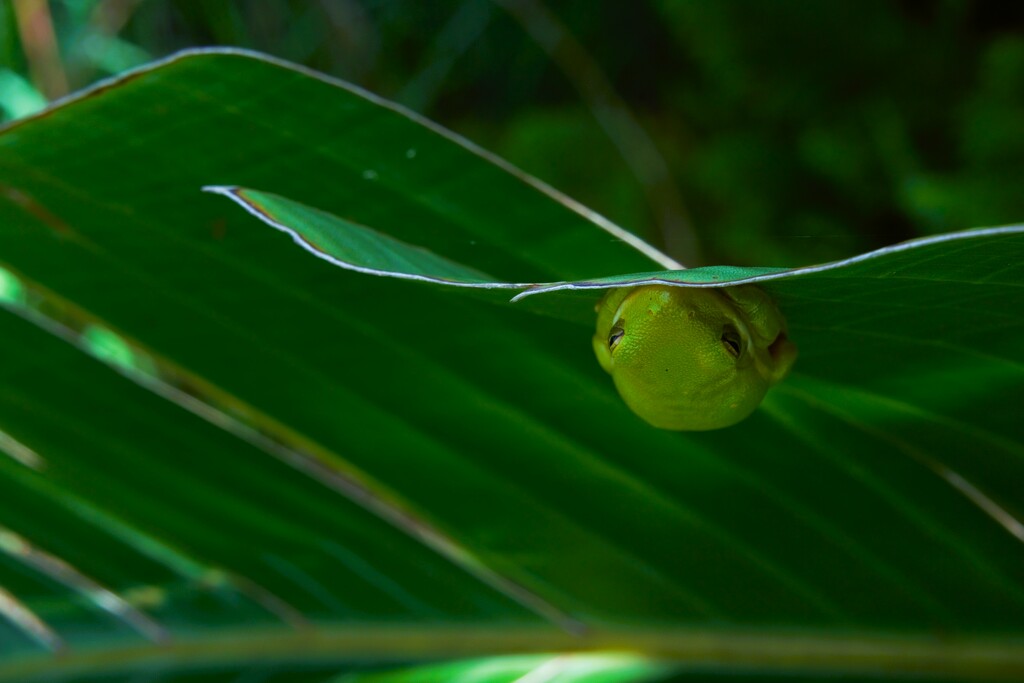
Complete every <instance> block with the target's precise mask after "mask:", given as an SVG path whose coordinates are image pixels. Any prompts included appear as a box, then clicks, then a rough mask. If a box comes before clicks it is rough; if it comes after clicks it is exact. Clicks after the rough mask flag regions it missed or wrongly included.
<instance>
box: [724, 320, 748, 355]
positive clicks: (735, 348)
mask: <svg viewBox="0 0 1024 683" xmlns="http://www.w3.org/2000/svg"><path fill="white" fill-rule="evenodd" d="M722 345H723V346H724V347H725V350H726V351H728V352H729V355H730V356H732V357H733V358H739V357H740V356H741V355H742V354H743V337H741V336H740V333H739V332H738V331H737V330H736V328H735V327H733V326H732V325H726V326H725V329H724V330H722Z"/></svg>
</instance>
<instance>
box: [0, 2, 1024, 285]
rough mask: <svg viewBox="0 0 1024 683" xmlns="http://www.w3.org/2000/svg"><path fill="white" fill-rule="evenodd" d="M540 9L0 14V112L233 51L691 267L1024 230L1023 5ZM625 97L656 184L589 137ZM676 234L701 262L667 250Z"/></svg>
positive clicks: (625, 142)
mask: <svg viewBox="0 0 1024 683" xmlns="http://www.w3.org/2000/svg"><path fill="white" fill-rule="evenodd" d="M545 1H546V2H547V4H543V2H542V1H541V0H529V1H527V0H501V1H500V2H499V1H497V0H436V1H432V2H421V1H420V0H320V1H314V0H302V1H299V0H244V1H237V2H227V1H224V0H209V1H206V2H196V1H194V0H161V1H157V0H152V1H147V2H141V1H140V0H51V1H50V2H49V3H46V2H44V1H43V0H7V1H5V2H0V116H4V117H6V118H8V119H9V118H13V117H16V116H19V115H23V114H24V113H26V112H28V111H31V110H32V109H34V108H38V107H39V106H40V105H41V103H42V102H43V101H44V99H43V97H41V96H40V95H39V93H45V94H46V95H47V96H48V97H50V98H52V97H55V96H59V95H61V94H63V93H62V92H60V90H62V89H64V90H66V89H77V88H80V87H82V86H84V85H86V84H88V83H90V82H92V81H95V80H96V79H98V78H101V77H104V76H107V75H110V74H112V73H116V72H118V71H121V70H124V69H126V68H130V67H132V66H135V65H137V64H140V63H142V62H144V61H147V60H149V59H153V58H157V57H160V56H163V55H166V54H169V53H171V52H173V51H175V50H178V49H181V48H185V47H194V46H201V45H236V46H240V47H246V48H251V49H256V50H260V51H263V52H266V53H269V54H272V55H276V56H278V57H282V58H284V59H288V60H291V61H295V62H299V63H302V64H306V65H308V66H311V67H313V68H315V69H318V70H321V71H324V72H327V73H330V74H333V75H335V76H338V77H341V78H344V79H347V80H350V81H353V82H355V83H358V84H361V85H363V86H365V87H367V88H369V89H370V90H373V91H375V92H377V93H379V94H381V95H383V96H385V97H388V98H391V99H394V100H397V101H399V102H401V103H403V104H406V105H407V106H410V107H411V108H413V109H415V110H417V111H420V112H422V113H423V114H425V115H426V116H428V117H430V118H432V119H434V120H437V121H439V122H440V123H442V124H443V125H445V126H448V127H450V128H452V129H454V130H456V131H458V132H461V133H463V134H464V135H466V136H467V137H469V138H470V139H473V140H475V141H477V142H479V143H480V144H481V145H483V146H484V147H487V148H489V149H491V150H493V151H495V152H497V153H498V154H499V155H501V156H504V157H506V158H508V159H509V160H510V161H512V162H513V163H515V164H517V165H520V166H521V167H523V168H524V169H526V170H527V171H529V172H531V173H533V174H535V175H538V176H539V177H541V178H543V179H545V180H547V181H548V182H550V183H551V184H553V185H555V186H556V187H558V188H560V189H562V190H564V191H566V192H567V193H568V194H570V195H571V196H573V197H575V198H577V199H579V200H580V201H582V202H583V203H585V204H587V205H588V206H591V207H592V208H594V209H596V210H598V211H600V212H602V213H604V214H605V215H607V216H609V217H610V218H612V219H613V220H615V221H616V222H618V223H620V224H622V225H624V226H625V227H627V228H629V229H631V230H634V231H636V232H637V233H639V234H641V235H642V236H644V237H646V238H648V239H649V240H651V241H653V242H655V243H657V244H659V245H667V247H668V249H669V251H672V252H674V255H675V256H677V257H678V258H682V259H683V260H684V261H686V262H687V264H688V265H699V264H700V263H722V262H724V263H734V264H738V265H763V266H792V265H801V264H806V263H811V262H820V261H825V260H831V259H836V258H840V257H843V256H848V255H851V254H853V253H856V252H859V251H864V250H866V249H870V248H873V247H878V246H882V245H884V244H889V243H893V242H897V241H900V240H904V239H908V238H910V237H914V236H918V235H923V234H929V233H935V232H943V231H948V230H956V229H961V228H968V227H976V226H982V225H994V224H1002V223H1010V222H1017V221H1021V220H1024V191H1022V189H1021V184H1022V179H1024V3H1019V2H1001V1H998V0H904V1H902V2H898V1H895V0H841V1H840V0H831V1H829V2H810V1H801V0H785V1H778V0H759V1H755V0H643V1H641V2H630V3H625V2H617V3H595V2H592V1H591V0H557V1H555V0H545ZM30 14H31V15H32V16H33V19H32V20H31V21H28V20H26V16H28V15H30ZM40 17H42V19H40ZM44 20H45V21H44ZM46 21H49V24H50V25H51V26H52V27H53V35H54V36H55V43H54V46H53V49H51V50H50V51H49V52H47V46H46V32H45V31H40V30H39V27H40V23H41V22H42V23H43V24H45V22H46ZM567 43H572V44H573V45H574V46H576V48H578V49H577V50H575V51H572V50H570V51H568V53H567V54H568V55H569V57H568V58H567V59H560V55H561V56H564V55H563V54H562V53H561V52H560V51H561V50H562V48H564V47H565V45H566V44H567ZM48 54H49V55H50V56H49V58H48V57H47V55H48ZM609 84H610V86H611V88H610V89H611V91H613V93H614V94H615V95H616V96H617V97H616V98H615V99H613V100H611V101H609V100H608V99H607V92H606V91H605V90H602V87H603V85H609ZM33 86H34V89H33ZM620 100H621V102H624V103H625V104H626V106H627V107H628V112H627V113H626V114H625V116H626V117H627V118H628V119H630V120H631V121H632V122H633V123H634V124H638V126H637V127H636V130H639V131H646V135H648V136H650V139H651V140H652V141H653V143H654V144H653V149H656V150H657V153H658V154H659V155H660V156H661V157H662V158H663V160H664V163H665V164H666V165H667V169H668V176H669V177H668V178H667V179H666V182H665V183H664V187H661V188H657V187H653V185H654V184H656V182H654V181H652V180H651V179H650V178H649V177H647V176H645V169H644V167H643V164H645V163H648V159H645V157H643V155H642V153H641V152H642V150H643V147H644V145H643V142H644V141H643V140H642V139H640V137H642V135H641V136H640V137H638V136H637V134H636V130H633V129H630V128H629V127H628V126H627V128H625V129H623V128H615V126H614V125H612V126H609V125H607V120H606V119H604V118H602V117H604V116H605V115H606V113H607V111H608V110H619V109H621V107H619V101H620ZM623 111H626V110H623ZM620 113H621V112H620ZM631 131H632V132H631ZM634 153H635V154H634ZM631 155H633V156H634V157H635V158H632V159H631ZM637 159H639V161H637ZM655 161H657V159H655ZM266 189H270V190H273V188H266ZM680 230H692V231H693V232H694V233H695V237H696V240H697V242H698V243H699V245H700V252H699V254H700V255H699V256H698V252H697V251H696V250H687V249H683V248H677V247H676V245H677V244H678V243H679V239H674V238H678V235H674V234H668V235H666V234H665V232H666V231H668V232H669V233H672V232H673V231H680Z"/></svg>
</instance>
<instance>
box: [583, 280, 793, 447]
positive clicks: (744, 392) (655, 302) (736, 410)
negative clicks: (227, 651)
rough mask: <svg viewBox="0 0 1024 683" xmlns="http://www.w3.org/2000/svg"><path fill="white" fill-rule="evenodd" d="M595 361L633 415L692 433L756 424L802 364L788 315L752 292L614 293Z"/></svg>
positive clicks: (602, 309) (603, 306) (606, 304)
mask: <svg viewBox="0 0 1024 683" xmlns="http://www.w3.org/2000/svg"><path fill="white" fill-rule="evenodd" d="M594 352H595V353H596V354H597V360H598V361H599V362H600V363H601V367H603V368H604V369H605V370H606V371H607V372H608V373H610V374H611V376H612V379H613V380H614V382H615V387H616V388H617V389H618V390H619V394H620V395H621V396H622V399H623V400H624V401H625V402H626V405H628V406H629V407H630V408H631V409H632V410H633V412H635V413H636V414H637V415H639V416H640V417H641V418H643V419H644V420H646V421H647V422H649V423H650V424H652V425H654V426H655V427H659V428H661V429H675V430H690V431H698V430H707V429H719V428H720V427H728V426H730V425H733V424H736V423H737V422H739V421H740V420H742V419H744V418H745V417H747V416H748V415H750V413H752V412H753V411H754V409H755V408H756V407H757V406H758V404H760V403H761V399H763V398H764V395H765V393H766V392H767V391H768V388H769V387H771V386H772V385H773V384H775V383H777V382H779V381H780V380H782V378H784V377H785V376H786V374H787V373H788V372H789V369H790V368H791V367H792V365H793V361H794V360H795V359H796V347H795V346H794V345H793V344H792V342H790V341H789V340H788V339H787V338H786V321H785V320H784V319H783V317H782V314H781V313H779V309H778V308H777V307H776V306H775V303H774V302H773V301H772V300H771V299H770V298H769V297H768V295H767V294H766V293H765V292H764V291H763V290H761V289H760V288H758V287H755V286H752V285H741V286H738V287H729V288H695V287H669V286H662V285H644V286H640V287H631V288H617V289H610V290H608V293H607V294H606V295H605V297H604V299H602V300H601V302H600V303H599V304H598V305H597V332H596V333H595V334H594Z"/></svg>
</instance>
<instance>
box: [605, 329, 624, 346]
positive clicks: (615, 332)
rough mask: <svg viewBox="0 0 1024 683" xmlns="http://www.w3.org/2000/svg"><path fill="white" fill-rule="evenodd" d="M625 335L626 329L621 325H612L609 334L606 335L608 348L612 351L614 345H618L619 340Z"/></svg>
mask: <svg viewBox="0 0 1024 683" xmlns="http://www.w3.org/2000/svg"><path fill="white" fill-rule="evenodd" d="M625 336H626V330H624V329H623V328H622V326H621V325H616V326H615V327H613V328H612V332H611V334H610V335H608V348H609V350H612V351H614V350H615V347H616V346H618V345H619V342H621V341H622V338H623V337H625Z"/></svg>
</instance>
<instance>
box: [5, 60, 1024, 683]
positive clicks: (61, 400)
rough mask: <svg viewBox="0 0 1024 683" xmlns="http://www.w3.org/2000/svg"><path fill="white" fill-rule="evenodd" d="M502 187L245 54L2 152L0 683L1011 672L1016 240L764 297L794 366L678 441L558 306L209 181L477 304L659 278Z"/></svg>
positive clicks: (19, 126) (407, 123)
mask: <svg viewBox="0 0 1024 683" xmlns="http://www.w3.org/2000/svg"><path fill="white" fill-rule="evenodd" d="M508 171H509V169H507V168H504V167H503V165H501V164H500V163H495V161H494V160H493V159H489V158H487V157H486V156H482V155H481V154H480V153H479V152H478V151H477V150H474V149H473V148H472V147H471V146H468V145H467V144H465V143H463V142H461V141H459V140H457V139H454V138H453V137H451V136H450V135H448V134H444V133H441V132H440V131H438V130H437V129H436V128H435V127H432V126H429V125H425V124H424V122H422V121H418V120H416V119H415V118H414V117H410V116H409V115H407V114H405V113H404V112H401V111H398V110H396V109H394V108H392V107H390V106H388V105H386V104H383V103H381V102H378V101H375V100H374V99H373V98H372V97H368V96H366V95H365V94H364V93H359V92H356V91H353V90H351V89H350V88H348V87H345V86H342V85H340V84H338V83H334V82H330V81H327V80H324V79H322V78H319V77H316V76H315V75H312V74H309V73H305V72H302V71H298V70H295V69H291V68H287V67H284V66H282V65H280V64H275V63H272V62H269V61H267V60H265V59H260V58H255V57H253V56H251V55H243V54H234V53H213V52H208V53H189V54H183V55H180V56H178V57H175V58H172V59H170V60H168V61H167V62H164V63H162V64H158V65H155V66H152V67H147V68H145V69H142V70H140V71H138V72H135V73H133V74H130V75H128V76H126V77H124V78H122V79H120V80H118V81H116V82H113V83H108V84H105V85H102V86H100V87H99V88H96V89H94V90H92V91H90V92H88V93H85V94H84V95H82V96H79V97H77V98H75V99H73V100H72V101H69V102H67V103H65V104H63V105H62V106H58V107H56V108H53V109H49V110H47V111H45V112H43V113H41V114H40V115H38V116H36V117H33V118H29V119H26V120H23V121H21V122H17V123H15V124H12V125H11V126H9V127H8V128H6V129H5V130H3V131H2V134H0V262H2V265H3V267H4V268H5V270H4V271H3V275H4V277H3V278H2V279H0V300H2V301H3V302H4V306H5V308H7V309H8V311H9V312H3V313H2V317H0V326H2V328H0V348H3V351H4V357H5V358H6V359H8V361H9V362H8V363H7V364H6V365H5V366H4V369H3V370H2V371H0V372H2V374H0V377H2V381H0V432H2V434H3V437H2V438H0V451H2V452H3V453H6V454H7V455H10V456H12V457H9V458H8V457H2V456H0V477H2V478H3V487H4V488H3V490H4V492H5V494H4V497H3V502H2V504H0V516H2V519H0V525H2V529H0V586H3V587H4V589H5V590H4V592H3V593H0V615H3V616H4V617H5V622H6V623H5V626H3V627H2V628H6V629H7V630H6V631H3V632H0V651H2V653H3V660H2V661H0V680H18V681H24V680H31V679H32V678H31V677H33V676H42V675H50V676H52V677H54V678H52V679H51V680H56V679H59V677H61V676H63V677H64V678H63V680H72V679H75V678H74V677H75V676H76V675H79V674H81V673H82V672H85V671H88V672H91V673H92V674H95V675H96V676H100V675H106V674H111V675H113V674H116V673H118V672H123V673H124V675H125V676H130V675H132V674H133V672H137V671H141V670H152V669H153V667H157V670H158V671H164V672H167V673H168V675H174V674H175V673H176V672H177V673H181V672H187V671H191V670H192V669H195V668H204V667H205V668H207V669H212V670H216V669H217V668H218V667H221V668H223V669H224V670H234V671H237V670H238V669H239V668H240V667H243V666H247V665H248V663H250V662H255V663H263V664H267V665H270V664H284V663H289V662H296V661H302V662H304V663H305V665H307V666H313V665H318V666H319V665H323V666H337V667H339V668H341V667H343V666H344V665H346V663H349V664H350V663H352V662H365V661H367V660H372V661H374V662H378V663H380V662H396V661H400V662H407V661H410V660H419V659H427V658H436V657H463V656H465V657H472V656H480V655H489V654H496V653H502V652H554V651H564V650H578V649H596V650H623V649H627V650H630V651H634V652H639V653H642V654H646V655H649V656H652V657H659V658H667V659H672V660H675V661H676V662H677V664H681V665H685V664H686V663H692V664H693V665H694V666H697V667H699V668H700V669H701V670H704V668H705V667H712V668H713V669H714V670H715V671H718V672H729V671H733V670H737V669H748V670H749V667H751V666H753V667H760V670H766V671H797V672H800V673H803V674H808V673H814V672H856V671H870V672H878V671H891V672H904V673H907V672H919V673H932V674H943V673H944V674H947V675H950V676H958V675H959V676H969V677H978V678H980V677H1000V676H1002V677H1006V678H1011V679H1012V678H1013V677H1015V676H1016V677H1019V676H1020V675H1022V672H1024V651H1022V650H1021V647H1020V645H1021V642H1022V638H1024V545H1022V542H1021V534H1020V533H1019V529H1020V527H1019V524H1018V522H1017V520H1018V519H1020V517H1021V515H1022V514H1024V513H1022V511H1021V507H1022V503H1021V500H1020V495H1019V491H1020V487H1021V484H1022V483H1024V458H1022V455H1024V449H1022V447H1021V445H1020V444H1021V442H1022V436H1024V426H1022V425H1021V422H1020V420H1019V405H1020V403H1021V399H1022V398H1024V397H1022V390H1021V387H1022V386H1024V384H1022V381H1021V380H1022V377H1021V375H1022V370H1024V349H1022V345H1021V344H1020V343H1019V341H1018V340H1019V339H1020V335H1021V333H1022V332H1024V330H1022V329H1021V328H1022V327H1024V323H1022V321H1021V316H1020V315H1019V310H1020V303H1021V302H1020V295H1019V291H1020V289H1021V282H1022V280H1024V278H1022V277H1021V270H1020V268H1021V267H1020V264H1021V263H1022V259H1021V256H1022V254H1021V242H1020V240H1019V239H1018V238H1017V237H1015V236H1014V235H1012V234H1004V235H1000V236H994V237H990V238H979V239H973V240H962V241H957V242H946V243H944V244H943V245H936V248H937V249H938V251H936V252H934V253H930V252H925V251H919V250H906V251H903V252H899V254H900V256H899V258H900V259H902V260H901V261H900V264H899V267H896V268H895V270H893V266H892V264H891V263H890V264H889V265H887V266H880V267H879V268H880V269H879V270H877V272H872V271H871V268H873V267H875V266H872V265H871V262H869V261H865V262H864V263H863V265H862V266H861V267H860V270H857V268H856V267H851V268H850V269H839V270H836V271H832V272H830V273H825V272H822V273H818V274H816V275H814V276H813V277H812V276H811V275H807V276H806V277H794V278H790V279H781V280H777V281H774V283H771V284H766V285H765V286H766V287H769V288H770V289H771V290H772V291H773V292H774V293H775V294H776V295H777V296H778V297H779V299H780V303H781V305H782V307H783V310H784V312H785V313H786V315H787V317H788V319H789V320H790V325H791V332H792V336H793V338H794V339H795V340H796V342H797V344H798V345H799V346H800V351H801V357H800V359H799V361H798V363H797V366H796V371H795V373H794V375H793V376H792V377H791V378H790V379H789V380H787V382H786V383H784V384H783V385H781V386H780V387H778V388H777V389H775V390H773V392H772V393H771V394H770V395H769V398H768V400H767V401H766V402H765V404H764V405H763V407H762V409H761V410H759V411H758V412H757V413H755V415H754V416H753V417H751V418H750V419H749V420H747V421H746V422H744V423H742V424H740V425H738V426H736V427H734V428H730V429H727V430H722V431H719V432H712V433H702V434H679V433H671V432H663V431H658V430H654V429H651V428H650V427H648V426H647V425H645V424H644V423H642V422H640V421H639V420H638V419H637V418H635V417H634V416H633V415H632V414H631V413H630V412H629V411H628V410H627V409H626V408H625V406H624V405H623V404H622V403H621V401H620V400H619V399H618V397H617V396H616V394H615V393H614V389H613V388H612V386H611V383H610V381H608V379H607V377H606V376H605V375H604V374H603V373H602V371H601V370H600V368H599V367H598V366H597V363H596V362H595V361H594V359H593V358H592V356H591V353H590V350H589V336H590V334H591V331H590V330H589V328H588V327H586V326H583V325H580V324H578V322H576V321H577V320H579V321H581V322H582V319H581V318H580V317H579V316H575V315H574V316H570V317H569V319H565V320H563V319H559V318H558V317H552V316H535V315H532V314H531V313H530V312H529V310H526V309H522V310H519V309H517V306H519V308H520V309H521V308H522V306H520V305H519V304H517V305H516V306H511V307H508V306H493V305H490V303H489V302H488V301H487V300H484V299H481V298H477V297H473V296H465V295H464V293H462V292H458V291H455V290H452V289H451V288H444V287H432V286H428V285H424V284H423V283H418V282H404V281H399V280H394V279H388V278H371V277H367V276H366V275H363V274H361V273H356V272H347V271H344V270H341V269H338V268H336V267H333V266H332V265H331V264H329V263H327V262H324V261H319V260H316V259H313V258H311V257H310V256H309V255H308V254H307V253H305V252H303V251H301V250H300V249H297V248H294V247H293V246H292V245H290V244H289V242H288V238H287V237H286V236H284V235H281V234H280V233H277V232H275V231H273V230H269V229H267V228H266V227H265V226H264V225H262V224H260V223H258V222H257V221H255V220H253V219H252V218H251V217H250V216H248V215H246V214H244V213H243V212H241V211H239V210H238V209H237V208H236V207H234V206H231V205H230V204H229V203H228V202H226V201H225V200H224V199H223V198H221V197H217V196H213V195H211V194H204V193H202V192H201V191H200V188H201V187H203V186H208V185H221V186H225V185H237V186H243V187H254V188H260V189H261V190H265V191H268V192H272V193H274V194H276V195H279V196H281V197H287V198H289V199H290V200H294V201H297V202H299V203H301V204H304V205H308V206H315V207H317V208H318V209H321V210H323V211H324V212H326V213H327V214H330V215H334V216H339V217H342V218H344V219H346V220H348V221H350V222H352V223H355V224H361V225H365V226H372V228H373V229H375V230H377V231H379V232H380V233H382V234H385V235H389V236H391V238H394V239H397V240H400V241H402V242H404V243H408V244H413V245H419V246H422V247H425V248H427V249H430V250H431V251H433V252H436V253H437V254H440V255H442V256H443V257H444V258H445V259H447V260H448V261H450V262H454V263H461V264H466V265H468V266H470V267H472V268H473V269H475V270H476V271H479V272H481V273H487V274H488V275H489V276H493V277H494V278H497V279H499V280H502V281H510V282H558V281H573V280H584V279H594V278H601V277H608V276H616V275H621V274H623V273H636V272H646V271H652V270H658V269H663V268H666V267H672V266H673V264H672V263H671V262H670V261H669V260H668V259H665V258H663V257H661V256H659V255H658V254H657V252H655V251H654V250H652V249H650V248H643V249H644V250H643V251H641V250H639V249H638V248H637V247H638V246H640V247H642V245H638V244H637V243H636V242H635V241H632V244H630V243H627V241H623V240H631V238H628V237H627V236H626V235H625V234H624V233H622V232H621V231H618V230H616V229H615V228H613V227H609V226H600V225H597V224H595V223H593V222H592V221H591V220H590V219H591V218H593V217H592V216H589V215H588V214H587V213H586V211H584V210H582V209H579V207H575V206H574V205H573V204H572V203H571V202H570V201H568V200H564V199H561V198H559V197H558V196H557V194H555V193H553V192H552V191H550V190H546V189H544V188H541V190H542V191H538V184H537V183H536V181H532V180H529V179H525V182H524V179H523V178H522V177H521V176H520V175H518V174H515V173H509V172H508ZM553 199H554V200H555V201H553ZM957 251H959V252H960V256H959V260H957V256H956V252H957ZM933 257H934V258H933ZM949 258H952V259H954V260H952V261H949V260H943V259H949ZM875 263H876V266H877V265H878V264H881V263H883V262H882V261H876V262H875ZM940 264H941V265H940ZM887 269H888V270H887ZM851 280H852V284H854V285H856V286H854V287H851V286H850V285H851ZM604 286H606V285H604ZM507 294H508V293H507V292H506V293H505V295H507ZM575 296H578V294H577V293H573V292H568V293H567V292H556V293H551V294H544V295H537V296H534V297H529V299H528V301H529V300H531V299H536V300H538V301H539V300H542V299H545V298H548V299H549V300H550V301H552V302H554V303H553V304H552V305H554V306H555V307H556V312H557V309H558V308H561V306H562V304H561V303H560V302H559V299H558V297H575ZM485 298H486V297H485ZM69 341H70V342H71V343H72V344H73V345H75V346H77V347H78V349H75V348H74V347H73V346H72V345H69V344H67V343H66V342H69ZM80 351H85V352H86V353H81V352H80ZM90 355H91V356H92V358H90V357H89V356H90ZM97 359H98V360H100V361H102V362H103V363H102V364H101V363H98V362H97ZM104 364H105V365H104ZM111 368H113V369H115V370H117V371H118V372H116V373H115V372H112V371H111ZM58 648H63V649H64V650H65V651H64V652H61V653H60V655H59V656H54V654H53V652H52V651H53V650H55V649H58ZM317 675H319V674H317ZM76 680H77V679H76Z"/></svg>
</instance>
